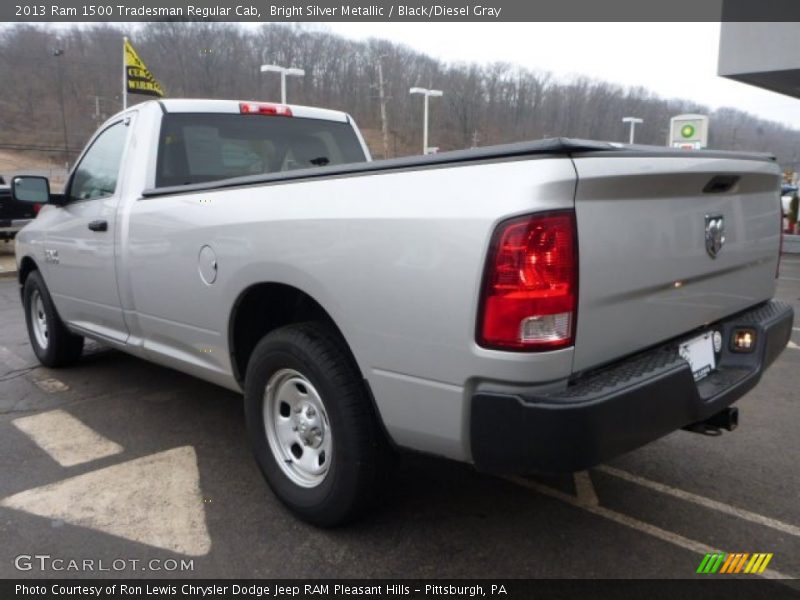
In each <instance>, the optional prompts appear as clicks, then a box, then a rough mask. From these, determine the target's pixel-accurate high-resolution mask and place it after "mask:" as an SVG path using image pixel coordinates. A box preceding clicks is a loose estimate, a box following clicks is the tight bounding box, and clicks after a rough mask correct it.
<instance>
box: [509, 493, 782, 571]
mask: <svg viewBox="0 0 800 600" xmlns="http://www.w3.org/2000/svg"><path fill="white" fill-rule="evenodd" d="M506 480H507V481H510V482H512V483H515V484H517V485H520V486H522V487H525V488H528V489H531V490H534V491H535V492H538V493H540V494H543V495H545V496H550V497H551V498H555V499H556V500H561V501H562V502H566V503H567V504H570V505H572V506H575V507H577V508H581V509H583V510H585V511H587V512H590V513H592V514H594V515H597V516H599V517H603V518H604V519H608V520H610V521H614V522H615V523H619V524H620V525H624V526H625V527H630V528H631V529H635V530H636V531H639V532H641V533H646V534H647V535H650V536H652V537H655V538H658V539H660V540H662V541H665V542H669V543H670V544H673V545H675V546H680V547H681V548H685V549H686V550H690V551H692V552H696V553H698V554H711V553H713V552H720V550H719V549H718V548H713V547H711V546H708V545H706V544H704V543H702V542H698V541H696V540H692V539H689V538H687V537H683V536H682V535H679V534H677V533H672V532H671V531H667V530H666V529H661V528H660V527H656V526H655V525H651V524H650V523H645V522H644V521H639V520H638V519H634V518H633V517H629V516H628V515H624V514H622V513H619V512H617V511H615V510H611V509H608V508H605V507H604V506H600V505H599V504H598V505H592V504H583V503H581V502H580V501H579V500H578V498H577V497H575V496H570V495H569V494H566V493H564V492H562V491H559V490H556V489H553V488H551V487H549V486H546V485H543V484H541V483H537V482H535V481H531V480H529V479H525V478H524V477H507V478H506ZM690 574H691V573H687V576H689V575H690ZM756 576H757V577H763V578H765V579H792V578H791V577H790V576H788V575H784V574H783V573H780V572H778V571H775V570H773V569H767V570H766V571H764V572H763V573H760V574H758V575H756Z"/></svg>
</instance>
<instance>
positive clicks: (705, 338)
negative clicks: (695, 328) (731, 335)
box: [678, 331, 717, 381]
mask: <svg viewBox="0 0 800 600" xmlns="http://www.w3.org/2000/svg"><path fill="white" fill-rule="evenodd" d="M678 353H679V354H680V355H681V358H683V359H684V360H685V361H686V362H688V363H689V366H690V367H691V369H692V375H693V376H694V380H695V381H700V380H701V379H703V378H704V377H706V376H708V375H709V374H710V373H711V372H712V371H713V370H714V369H715V368H716V366H717V365H716V357H715V355H714V338H713V333H712V332H710V331H706V332H705V333H703V334H701V335H698V336H697V337H693V338H692V339H690V340H686V341H685V342H681V344H680V345H679V346H678Z"/></svg>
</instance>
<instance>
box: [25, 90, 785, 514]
mask: <svg viewBox="0 0 800 600" xmlns="http://www.w3.org/2000/svg"><path fill="white" fill-rule="evenodd" d="M779 186H780V170H779V167H778V165H777V164H776V163H775V161H774V159H773V158H771V157H769V156H765V155H749V154H739V153H737V154H730V153H721V152H712V151H702V152H684V151H677V150H676V151H673V150H670V149H665V148H652V147H640V146H623V145H619V144H611V143H602V142H591V141H580V140H571V139H553V140H543V141H536V142H530V143H520V144H511V145H504V146H497V147H489V148H480V149H475V150H469V151H457V152H448V153H443V154H438V155H433V156H425V157H412V158H402V159H393V160H386V161H376V162H371V161H370V157H369V152H368V150H367V148H366V146H365V144H364V142H363V140H362V138H361V136H360V134H359V131H358V129H357V128H356V126H355V124H354V123H353V120H352V119H351V118H350V117H349V116H348V115H346V114H344V113H340V112H334V111H328V110H321V109H315V108H308V107H302V106H287V105H276V104H265V103H257V102H235V101H217V100H214V101H211V100H164V101H158V102H148V103H144V104H139V105H136V106H134V107H132V108H130V109H128V110H127V111H125V112H122V113H120V114H118V115H117V116H115V117H113V118H112V119H111V120H109V121H108V122H107V123H106V124H105V125H103V126H102V127H101V129H100V130H99V131H98V133H97V134H96V135H95V136H94V138H93V139H92V140H91V141H90V142H89V144H88V146H87V148H86V149H85V150H84V152H83V154H82V155H81V157H80V158H79V159H78V161H77V163H76V165H75V167H74V169H73V171H72V173H71V175H70V177H69V181H68V183H67V185H66V188H65V191H64V193H63V194H52V193H51V192H50V189H49V184H48V182H47V180H46V179H43V178H37V177H16V178H14V180H13V185H12V188H13V193H14V196H15V198H16V199H17V200H20V201H27V202H35V203H41V204H43V205H44V207H43V208H42V209H41V211H40V212H39V214H38V216H37V218H36V219H35V220H34V221H33V222H32V223H31V224H30V225H28V226H27V227H25V229H23V230H22V232H21V233H20V234H19V235H18V237H17V242H16V243H17V260H18V267H19V283H20V285H21V293H22V300H23V303H24V306H25V317H26V320H27V326H28V331H29V334H30V341H31V344H32V346H33V349H34V351H35V353H36V356H37V357H38V358H39V360H40V361H41V362H42V363H43V364H45V365H47V366H50V367H58V366H65V365H68V364H70V363H73V362H75V361H76V360H78V359H79V357H80V355H81V351H82V346H83V340H84V338H91V339H94V340H98V341H100V342H101V343H103V344H106V345H108V346H112V347H114V348H119V349H120V350H123V351H125V352H129V353H131V354H133V355H135V356H138V357H141V358H143V359H146V360H150V361H153V362H156V363H159V364H162V365H166V366H168V367H172V368H175V369H178V370H180V371H184V372H186V373H190V374H192V375H195V376H197V377H200V378H203V379H205V380H208V381H210V382H213V383H216V384H219V385H221V386H224V387H226V388H230V389H232V390H237V391H242V392H243V393H244V397H245V407H246V418H247V428H248V432H249V436H250V441H251V444H252V447H253V450H254V454H255V456H256V459H257V460H258V463H259V465H260V468H261V470H262V471H263V473H264V475H265V477H266V479H267V481H268V482H269V484H270V486H271V487H272V489H273V490H274V492H275V493H276V494H277V496H278V497H279V498H280V499H281V500H282V501H283V502H284V503H285V504H286V505H287V506H289V507H290V508H291V509H292V510H293V511H294V512H295V513H296V514H298V515H299V516H301V517H302V518H304V519H306V520H308V521H310V522H313V523H316V524H319V525H335V524H338V523H342V522H344V521H346V520H348V519H351V518H353V517H354V516H356V515H357V514H358V513H359V512H360V511H361V510H362V509H363V508H365V506H366V505H367V504H368V503H370V501H372V500H373V498H374V497H375V496H376V492H377V490H378V488H379V486H380V483H381V480H382V478H383V477H384V476H385V474H386V472H387V471H388V465H389V464H390V463H391V456H392V452H393V450H394V449H395V448H407V449H413V450H417V451H422V452H426V453H431V454H436V455H441V456H445V457H449V458H451V459H455V460H459V461H466V462H470V463H473V464H474V465H476V467H477V468H479V469H481V470H485V471H489V472H501V473H515V472H516V473H519V472H526V471H538V472H569V471H575V470H580V469H584V468H586V467H589V466H592V465H595V464H597V463H599V462H601V461H604V460H606V459H609V458H612V457H614V456H616V455H619V454H621V453H624V452H627V451H629V450H632V449H634V448H636V447H638V446H641V445H643V444H645V443H647V442H650V441H652V440H655V439H656V438H659V437H660V436H663V435H665V434H668V433H670V432H672V431H675V430H677V429H680V428H690V429H693V430H699V431H709V430H714V431H717V430H719V429H721V428H726V429H733V428H734V427H735V425H736V422H737V413H736V409H735V408H732V407H731V404H732V403H733V402H735V401H736V400H737V399H738V398H739V397H741V396H742V395H743V394H744V393H745V392H747V391H748V390H749V389H751V388H752V387H753V386H754V385H755V384H756V383H757V382H758V380H759V378H760V377H761V374H762V373H763V371H764V369H766V367H767V366H768V365H769V364H770V363H771V362H772V361H773V360H775V358H776V357H777V356H778V354H780V352H781V351H782V350H783V348H784V346H785V345H786V344H787V341H788V340H789V336H790V333H791V329H792V321H793V313H792V309H791V308H790V306H788V305H786V304H783V303H781V302H778V301H775V300H772V296H773V294H774V292H775V286H776V273H777V267H778V259H779V247H780V243H781V233H780V197H779V193H778V189H779Z"/></svg>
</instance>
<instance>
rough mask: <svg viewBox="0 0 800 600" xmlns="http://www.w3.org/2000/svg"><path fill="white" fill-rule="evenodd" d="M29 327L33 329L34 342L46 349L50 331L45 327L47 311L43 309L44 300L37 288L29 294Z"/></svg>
mask: <svg viewBox="0 0 800 600" xmlns="http://www.w3.org/2000/svg"><path fill="white" fill-rule="evenodd" d="M30 317H31V329H33V337H35V338H36V343H37V344H39V347H40V348H41V349H42V350H46V349H47V346H48V345H49V343H50V331H49V328H48V327H47V313H46V312H45V310H44V301H43V300H42V294H41V293H40V292H39V290H33V293H32V294H31V307H30Z"/></svg>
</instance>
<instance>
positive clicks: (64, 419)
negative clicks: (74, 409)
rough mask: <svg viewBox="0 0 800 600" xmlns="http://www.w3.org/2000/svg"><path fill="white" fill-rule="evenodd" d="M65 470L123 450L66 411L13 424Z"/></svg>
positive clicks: (22, 418) (50, 412) (27, 418)
mask: <svg viewBox="0 0 800 600" xmlns="http://www.w3.org/2000/svg"><path fill="white" fill-rule="evenodd" d="M12 423H13V424H14V426H15V427H16V428H17V429H19V430H20V431H22V432H23V433H25V434H27V435H28V437H30V438H31V439H32V440H33V441H34V442H35V443H36V444H37V445H38V446H39V447H40V448H41V449H42V450H44V451H45V452H47V453H48V454H49V455H50V456H51V457H52V458H53V460H55V461H56V462H58V464H60V465H61V466H62V467H72V466H74V465H80V464H83V463H87V462H91V461H93V460H97V459H99V458H105V457H106V456H112V455H114V454H119V453H120V452H122V451H123V448H122V446H120V445H119V444H116V443H114V442H112V441H111V440H109V439H106V438H104V437H103V436H102V435H100V434H99V433H97V432H96V431H94V430H93V429H91V428H89V427H87V426H86V425H84V424H83V423H82V422H81V421H79V420H78V419H76V418H75V417H73V416H72V415H71V414H69V413H67V412H64V411H63V410H51V411H48V412H45V413H41V414H38V415H32V416H30V417H21V418H19V419H14V421H12Z"/></svg>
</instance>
